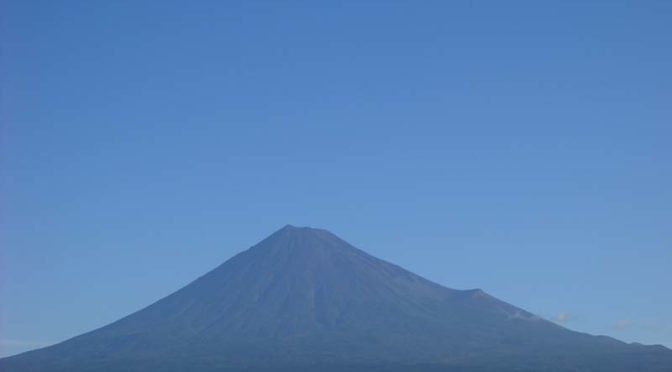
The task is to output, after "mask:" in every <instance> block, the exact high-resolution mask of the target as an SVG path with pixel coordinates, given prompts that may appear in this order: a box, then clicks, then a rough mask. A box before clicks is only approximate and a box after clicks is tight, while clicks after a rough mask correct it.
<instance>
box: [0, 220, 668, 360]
mask: <svg viewBox="0 0 672 372" xmlns="http://www.w3.org/2000/svg"><path fill="white" fill-rule="evenodd" d="M605 358H606V359H611V360H612V361H613V360H616V361H618V360H621V359H622V360H624V361H622V362H621V364H624V365H627V364H628V363H630V362H631V363H632V364H638V365H650V366H651V367H650V368H648V369H645V370H651V371H669V370H670V369H666V368H667V367H669V366H672V351H670V350H661V349H659V348H655V347H651V346H637V345H630V344H626V343H623V342H621V341H618V340H615V339H612V338H608V337H604V336H590V335H587V334H582V333H579V332H574V331H570V330H567V329H565V328H563V327H561V326H559V325H557V324H555V323H553V322H550V321H548V320H545V319H543V318H541V317H538V316H536V315H534V314H531V313H529V312H527V311H525V310H523V309H521V308H518V307H516V306H514V305H511V304H509V303H507V302H504V301H501V300H499V299H497V298H495V297H493V296H491V295H489V294H487V293H486V292H484V291H483V290H480V289H469V290H457V289H452V288H448V287H445V286H442V285H440V284H437V283H434V282H432V281H429V280H427V279H425V278H423V277H421V276H419V275H416V274H414V273H412V272H410V271H408V270H405V269H403V268H402V267H400V266H397V265H395V264H392V263H389V262H387V261H384V260H380V259H378V258H376V257H374V256H371V255H369V254H368V253H366V252H364V251H362V250H360V249H358V248H356V247H354V246H352V245H350V244H349V243H347V242H346V241H345V240H343V239H341V238H339V237H338V236H336V235H334V234H332V233H331V232H329V231H327V230H323V229H316V228H309V227H295V226H292V225H287V226H285V227H283V228H281V229H280V230H278V231H276V232H274V233H273V234H271V235H270V236H268V237H267V238H265V239H263V240H262V241H261V242H259V243H258V244H256V245H254V246H253V247H251V248H249V249H247V250H245V251H242V252H241V253H239V254H237V255H235V256H234V257H232V258H231V259H229V260H227V261H225V262H224V263H222V264H221V265H219V266H218V267H216V268H215V269H213V270H211V271H210V272H208V273H206V274H205V275H203V276H201V277H199V278H197V279H196V280H194V281H193V282H191V283H189V284H188V285H186V286H185V287H183V288H181V289H179V290H178V291H176V292H174V293H172V294H170V295H168V296H166V297H164V298H162V299H160V300H159V301H157V302H155V303H153V304H151V305H149V306H147V307H145V308H143V309H141V310H139V311H137V312H135V313H133V314H130V315H128V316H126V317H124V318H122V319H120V320H118V321H116V322H113V323H111V324H109V325H107V326H104V327H102V328H99V329H97V330H94V331H91V332H88V333H85V334H83V335H80V336H77V337H74V338H72V339H70V340H66V341H64V342H62V343H60V344H57V345H54V346H51V347H47V348H44V349H40V350H36V351H33V352H28V353H24V354H20V355H18V356H15V357H9V358H5V359H1V360H0V367H3V369H2V371H3V372H4V371H7V372H10V371H19V370H20V371H24V372H25V371H35V372H56V371H61V370H63V371H66V370H67V371H82V372H85V371H94V370H110V371H117V370H119V371H136V370H137V371H140V370H143V369H146V368H150V367H151V368H159V369H160V370H166V371H172V370H180V368H183V369H184V368H185V366H187V365H189V366H192V367H193V366H197V365H203V363H205V365H203V366H201V367H197V368H196V369H194V368H191V367H190V369H192V370H193V371H195V372H200V371H204V372H205V371H207V372H209V371H215V370H231V371H238V370H260V371H261V370H264V369H268V368H275V370H282V368H285V367H287V368H289V367H288V366H294V367H295V370H299V371H300V370H302V368H304V367H305V368H307V369H306V370H310V369H311V368H317V367H316V366H321V367H320V368H323V367H324V368H327V369H328V368H331V367H328V366H333V368H336V370H338V368H340V369H341V370H352V371H359V370H362V371H363V370H375V369H376V368H378V367H375V366H379V367H381V368H383V367H384V368H386V369H387V370H393V369H394V368H396V367H395V366H397V367H398V366H406V367H407V368H411V369H412V368H415V367H413V366H425V369H426V370H435V368H438V369H436V370H440V369H441V368H444V369H445V368H449V369H450V368H453V369H455V368H459V370H465V371H471V370H474V371H477V370H488V368H491V367H492V366H498V367H499V368H503V369H500V370H504V371H506V370H508V369H507V368H509V367H510V369H516V370H520V368H528V367H529V368H532V369H531V370H539V368H542V369H544V370H550V371H553V370H558V371H561V370H577V371H578V370H587V371H592V370H596V371H602V370H604V371H606V370H610V371H618V370H619V369H618V368H620V367H619V364H617V365H614V362H609V361H602V364H604V365H606V366H608V367H610V369H599V368H602V367H601V366H599V365H598V366H596V367H590V366H591V365H592V364H591V363H596V362H595V360H596V359H605ZM488 361H490V362H488ZM206 362H207V363H206ZM157 363H158V365H157ZM507 363H508V365H507ZM610 363H611V364H610ZM502 365H503V366H504V367H502ZM297 366H298V367H297ZM300 366H304V367H300ZM307 366H312V367H310V368H309V367H307ZM338 366H341V367H338ZM358 366H359V367H358ZM363 366H366V368H368V369H366V368H364V367H363ZM429 366H432V367H429ZM558 366H559V367H558ZM567 366H569V367H567ZM199 368H200V369H199ZM305 368H304V369H305ZM358 368H359V369H358ZM535 368H536V369H535ZM554 368H556V369H554ZM557 368H560V369H557ZM563 368H564V369H563ZM567 368H570V369H567ZM586 368H592V369H586ZM451 370H452V369H451ZM523 370H525V369H523Z"/></svg>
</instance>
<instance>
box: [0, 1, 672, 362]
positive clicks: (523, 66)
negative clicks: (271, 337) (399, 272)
mask: <svg viewBox="0 0 672 372" xmlns="http://www.w3.org/2000/svg"><path fill="white" fill-rule="evenodd" d="M0 14H1V16H0V17H2V19H1V24H0V35H2V36H0V40H1V42H2V53H0V73H1V74H2V75H1V79H2V84H0V86H1V87H0V89H1V91H0V94H1V96H0V98H1V100H0V120H1V124H0V125H1V127H0V177H1V178H0V180H1V183H0V198H1V199H0V203H1V205H2V208H0V217H1V225H0V298H1V300H0V355H10V354H14V353H17V352H20V351H24V350H28V349H31V348H35V347H39V346H43V345H47V344H50V343H53V342H57V341H61V340H64V339H67V338H69V337H72V336H74V335H77V334H79V333H82V332H85V331H88V330H91V329H93V328H96V327H100V326H102V325H105V324H107V323H109V322H111V321H114V320H116V319H118V318H120V317H122V316H124V315H126V314H128V313H130V312H133V311H135V310H138V309H140V308H142V307H144V306H146V305H148V304H150V303H151V302H153V301H155V300H157V299H159V298H161V297H162V296H165V295H167V294H169V293H171V292H173V291H174V290H176V289H178V288H179V287H181V286H183V285H185V284H187V283H188V282H189V281H191V280H193V279H195V278H196V277H198V276H199V275H201V274H203V273H205V272H206V271H208V270H210V269H212V268H214V267H215V266H217V265H218V264H219V263H220V262H222V261H224V260H226V259H228V258H229V257H231V256H232V255H234V254H236V253H237V252H239V251H241V250H244V249H246V248H248V247H249V246H251V245H253V244H255V243H256V242H258V241H259V240H261V239H262V238H264V237H265V236H266V235H269V234H270V233H272V232H273V231H275V230H277V229H279V228H280V227H282V226H283V225H285V224H288V223H290V224H294V225H309V226H316V227H322V228H326V229H329V230H331V231H333V232H334V233H336V234H338V235H340V236H341V237H343V238H345V239H346V240H348V241H350V242H351V243H353V244H354V245H356V246H358V247H360V248H362V249H364V250H366V251H368V252H370V253H372V254H374V255H376V256H378V257H381V258H384V259H387V260H389V261H392V262H395V263H397V264H400V265H402V266H404V267H406V268H408V269H410V270H412V271H414V272H417V273H418V274H421V275H423V276H425V277H427V278H429V279H432V280H434V281H436V282H439V283H441V284H444V285H446V286H449V287H454V288H459V289H466V288H475V287H479V288H483V289H485V290H486V291H488V292H489V293H491V294H493V295H495V296H497V297H499V298H501V299H503V300H506V301H508V302H511V303H513V304H516V305H518V306H521V307H523V308H525V309H528V310H530V311H532V312H534V313H537V314H539V315H541V316H544V317H546V318H549V319H553V320H555V321H558V322H560V323H562V324H563V325H565V326H567V327H569V328H571V329H576V330H581V331H585V332H590V333H594V334H607V335H611V336H614V337H616V338H619V339H622V340H625V341H638V342H642V343H661V344H665V345H667V346H668V347H672V320H671V319H670V314H672V297H671V296H670V290H669V283H671V282H672V270H671V269H670V268H671V267H672V237H671V235H670V231H672V229H671V228H670V222H671V221H672V191H671V190H672V166H671V164H672V146H670V143H671V137H672V104H670V103H671V99H672V74H671V73H670V67H669V66H672V47H671V45H672V44H671V43H670V35H672V3H670V2H668V1H562V2H559V1H558V2H543V4H542V2H538V1H508V2H502V1H472V2H445V1H425V2H411V1H352V2H319V3H318V2H308V1H286V2H282V4H280V3H279V2H275V1H259V2H254V3H253V2H249V1H228V2H220V1H201V2H187V1H140V0H134V1H114V2H91V1H26V0H22V1H18V0H5V1H3V2H2V4H1V5H0Z"/></svg>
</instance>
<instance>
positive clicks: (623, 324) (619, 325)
mask: <svg viewBox="0 0 672 372" xmlns="http://www.w3.org/2000/svg"><path fill="white" fill-rule="evenodd" d="M631 325H632V322H631V321H629V320H619V321H618V322H616V324H614V325H613V326H612V327H611V328H612V329H614V330H615V331H622V330H624V329H626V328H629V327H630V326H631Z"/></svg>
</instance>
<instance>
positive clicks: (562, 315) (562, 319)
mask: <svg viewBox="0 0 672 372" xmlns="http://www.w3.org/2000/svg"><path fill="white" fill-rule="evenodd" d="M570 319H571V317H570V316H569V314H567V313H566V312H564V311H561V312H559V313H558V314H557V315H556V316H554V317H553V321H555V322H556V323H559V324H565V323H567V322H569V321H570Z"/></svg>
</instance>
